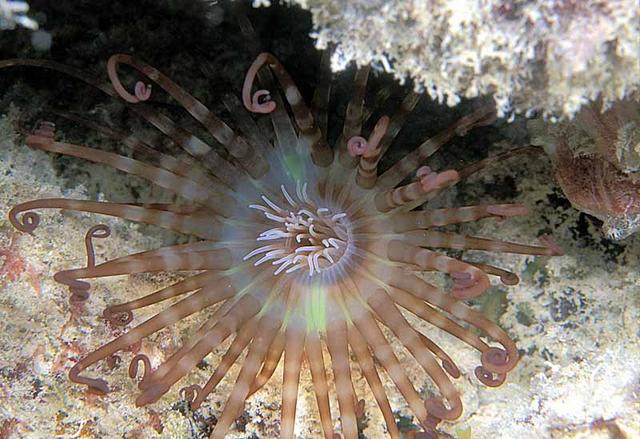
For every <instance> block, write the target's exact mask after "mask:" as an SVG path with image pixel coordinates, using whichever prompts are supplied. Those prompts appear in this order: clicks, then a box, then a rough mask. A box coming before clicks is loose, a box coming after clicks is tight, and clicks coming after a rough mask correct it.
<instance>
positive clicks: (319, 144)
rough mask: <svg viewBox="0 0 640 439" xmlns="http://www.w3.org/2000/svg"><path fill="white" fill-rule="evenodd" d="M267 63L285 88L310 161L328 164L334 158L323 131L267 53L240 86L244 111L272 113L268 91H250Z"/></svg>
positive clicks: (259, 58) (290, 82)
mask: <svg viewBox="0 0 640 439" xmlns="http://www.w3.org/2000/svg"><path fill="white" fill-rule="evenodd" d="M265 65H268V66H269V67H270V68H271V69H272V71H273V72H274V74H275V76H276V78H277V79H278V81H279V82H280V85H281V87H282V88H283V90H284V96H285V99H286V100H287V102H288V103H289V105H290V107H291V111H292V113H293V118H294V119H295V122H296V124H297V126H298V128H299V129H300V134H301V136H302V138H303V139H304V140H305V142H306V143H307V145H308V147H309V150H310V152H311V157H312V159H313V162H314V163H315V164H316V165H318V166H323V167H325V166H328V165H330V164H331V162H332V161H333V151H332V150H331V148H329V145H327V142H326V141H325V139H324V138H323V136H322V132H321V131H320V128H318V125H317V124H316V122H315V120H314V118H313V115H312V114H311V111H309V108H308V107H307V105H306V104H305V103H304V99H303V98H302V95H301V94H300V91H299V90H298V87H297V86H296V85H295V83H294V82H293V79H291V76H290V75H289V73H288V72H287V71H286V70H285V68H284V66H283V65H282V64H280V61H278V59H277V58H276V57H275V56H273V55H272V54H270V53H267V52H263V53H261V54H260V55H258V56H257V58H256V59H255V61H254V62H253V64H252V65H251V67H249V70H248V71H247V75H246V77H245V81H244V85H243V87H242V100H243V103H244V106H245V108H246V109H247V110H249V111H251V112H254V113H271V112H273V111H274V110H275V109H276V103H275V101H273V100H272V99H271V93H270V92H269V91H268V90H258V91H256V92H255V93H254V94H253V95H252V94H251V90H252V88H253V84H254V82H255V78H256V75H257V74H258V71H259V70H260V69H261V68H262V67H263V66H265Z"/></svg>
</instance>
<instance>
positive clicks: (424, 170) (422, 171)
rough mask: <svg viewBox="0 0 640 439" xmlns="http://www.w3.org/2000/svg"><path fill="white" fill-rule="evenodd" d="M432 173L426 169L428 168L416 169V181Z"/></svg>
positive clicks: (429, 169)
mask: <svg viewBox="0 0 640 439" xmlns="http://www.w3.org/2000/svg"><path fill="white" fill-rule="evenodd" d="M432 172H433V170H432V169H431V168H430V167H428V166H420V167H419V168H418V170H417V171H416V177H417V178H418V180H421V179H422V177H426V176H427V175H429V174H431V173H432Z"/></svg>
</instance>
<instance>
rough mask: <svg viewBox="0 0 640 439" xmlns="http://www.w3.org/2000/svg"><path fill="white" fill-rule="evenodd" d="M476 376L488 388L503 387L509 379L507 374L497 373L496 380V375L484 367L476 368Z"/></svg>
mask: <svg viewBox="0 0 640 439" xmlns="http://www.w3.org/2000/svg"><path fill="white" fill-rule="evenodd" d="M474 374H475V375H476V378H478V381H480V382H481V383H482V384H484V385H485V386H488V387H498V386H501V385H502V384H503V383H504V382H505V380H506V379H507V374H506V373H496V374H495V378H494V374H493V373H491V372H489V371H488V370H486V369H485V368H484V367H482V366H478V367H476V368H475V370H474Z"/></svg>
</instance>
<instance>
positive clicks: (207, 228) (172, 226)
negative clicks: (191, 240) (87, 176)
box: [9, 198, 221, 239]
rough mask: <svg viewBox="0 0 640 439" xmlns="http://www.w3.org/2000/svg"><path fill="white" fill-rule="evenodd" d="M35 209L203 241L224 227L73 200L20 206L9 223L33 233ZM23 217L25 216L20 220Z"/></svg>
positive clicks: (48, 200)
mask: <svg viewBox="0 0 640 439" xmlns="http://www.w3.org/2000/svg"><path fill="white" fill-rule="evenodd" d="M155 207H159V206H155ZM35 209H63V210H74V211H77V212H91V213H99V214H101V215H108V216H114V217H118V218H123V219H127V220H130V221H136V222H141V223H145V224H153V225H155V226H159V227H163V228H165V229H168V230H173V231H175V232H180V233H185V234H188V235H194V236H198V237H200V238H203V239H215V238H216V237H217V233H216V229H219V227H220V225H221V223H220V221H218V220H217V219H216V218H215V216H208V217H205V216H198V215H193V214H189V213H185V214H181V213H176V212H171V211H170V209H172V207H171V206H165V208H164V209H158V208H154V207H152V206H139V205H136V204H125V203H108V202H103V201H88V200H72V199H69V198H41V199H38V200H33V201H27V202H25V203H20V204H17V205H15V206H14V207H13V208H12V209H11V210H10V211H9V221H11V224H13V226H14V227H15V228H16V229H18V230H20V231H21V232H25V233H31V232H33V231H34V230H35V228H36V227H37V225H38V224H39V222H40V219H39V216H38V214H37V213H35V212H28V211H31V210H35ZM23 212H24V213H23ZM20 214H22V215H21V217H20V218H18V216H19V215H20ZM216 226H217V227H216Z"/></svg>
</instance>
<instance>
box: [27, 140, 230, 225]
mask: <svg viewBox="0 0 640 439" xmlns="http://www.w3.org/2000/svg"><path fill="white" fill-rule="evenodd" d="M26 143H27V144H28V145H29V146H31V147H32V148H37V149H42V150H45V151H50V152H55V153H58V154H64V155H68V156H72V157H78V158H82V159H85V160H88V161H90V162H94V163H101V164H105V165H108V166H111V167H113V168H115V169H118V170H120V171H123V172H126V173H128V174H131V175H136V176H138V177H142V178H144V179H146V180H149V181H150V182H152V183H154V184H155V185H157V186H159V187H161V188H164V189H168V190H169V191H171V192H174V193H176V194H178V195H180V196H182V197H184V198H186V199H188V200H191V201H194V202H197V203H202V204H206V205H208V206H210V207H212V208H213V207H214V206H215V208H216V209H217V210H219V213H220V215H223V216H229V215H231V209H230V208H231V206H233V205H234V204H235V200H234V199H233V198H231V197H230V195H229V194H228V193H227V190H226V189H223V188H221V187H216V186H215V185H214V184H211V185H209V186H207V187H204V186H202V185H200V184H198V183H196V182H194V181H192V180H189V179H187V178H184V177H180V176H179V175H176V174H174V173H172V172H169V171H165V170H164V169H159V168H156V167H153V166H150V165H147V164H146V163H143V162H140V161H138V160H134V159H131V158H128V157H124V156H121V155H118V154H113V153H110V152H105V151H100V150H97V149H94V148H87V147H85V146H79V145H74V144H71V143H62V142H55V141H54V140H53V139H51V138H49V137H44V136H38V135H30V136H29V137H28V138H27V140H26Z"/></svg>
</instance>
